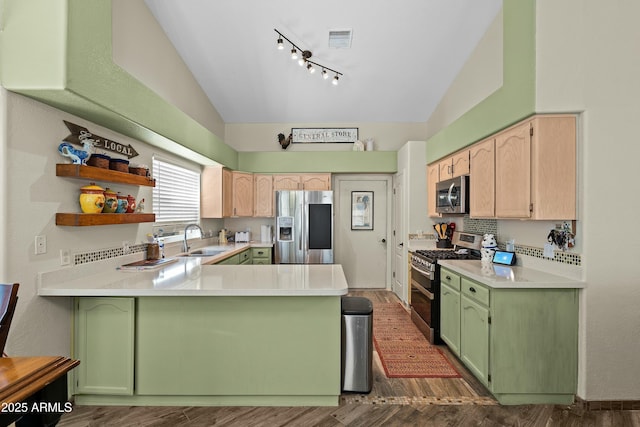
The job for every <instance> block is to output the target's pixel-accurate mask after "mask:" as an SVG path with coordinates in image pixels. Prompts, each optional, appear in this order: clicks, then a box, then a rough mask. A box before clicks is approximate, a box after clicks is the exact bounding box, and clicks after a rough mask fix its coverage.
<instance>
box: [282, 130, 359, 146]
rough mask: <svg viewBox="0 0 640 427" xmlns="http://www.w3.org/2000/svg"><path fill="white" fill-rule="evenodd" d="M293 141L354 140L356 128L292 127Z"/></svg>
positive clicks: (337, 141)
mask: <svg viewBox="0 0 640 427" xmlns="http://www.w3.org/2000/svg"><path fill="white" fill-rule="evenodd" d="M291 135H292V141H291V142H294V143H302V144H305V143H311V144H313V143H317V144H318V143H340V142H356V141H357V140H358V128H292V129H291Z"/></svg>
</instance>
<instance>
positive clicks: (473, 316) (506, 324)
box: [441, 268, 578, 405]
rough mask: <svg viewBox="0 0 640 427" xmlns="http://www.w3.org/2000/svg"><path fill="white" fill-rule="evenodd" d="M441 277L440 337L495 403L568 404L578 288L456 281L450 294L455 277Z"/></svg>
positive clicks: (575, 360) (571, 389)
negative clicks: (457, 284)
mask: <svg viewBox="0 0 640 427" xmlns="http://www.w3.org/2000/svg"><path fill="white" fill-rule="evenodd" d="M447 273H451V274H449V277H450V278H452V277H453V279H454V280H452V279H449V280H442V281H441V300H442V303H441V307H442V310H441V336H442V338H443V340H444V341H445V343H446V344H447V345H448V346H449V347H450V348H451V350H452V352H453V353H455V354H456V355H458V356H459V357H460V360H461V361H462V362H463V363H464V364H465V366H466V367H467V368H468V369H469V370H470V371H471V373H472V374H473V375H475V376H476V377H477V378H478V380H479V381H480V382H481V383H482V384H484V385H485V386H486V387H487V389H488V390H489V391H490V392H491V393H492V394H493V395H494V396H495V397H496V398H497V399H498V401H499V402H500V403H501V404H506V405H511V404H512V405H518V404H571V403H573V401H574V398H575V393H576V390H577V373H578V290H577V289H547V288H526V289H523V288H490V287H488V286H486V285H483V284H481V283H478V282H476V281H474V280H470V279H468V278H467V277H464V276H460V288H459V289H460V292H459V293H458V294H457V295H456V289H455V283H456V281H455V277H454V276H455V275H456V273H452V272H450V271H448V270H446V269H445V268H442V272H441V277H446V275H447ZM456 298H458V299H456ZM458 316H459V317H458ZM457 331H459V340H456V332H457Z"/></svg>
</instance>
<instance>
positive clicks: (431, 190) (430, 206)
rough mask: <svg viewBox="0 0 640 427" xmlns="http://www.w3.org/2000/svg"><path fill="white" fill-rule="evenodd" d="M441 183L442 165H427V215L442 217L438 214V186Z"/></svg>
mask: <svg viewBox="0 0 640 427" xmlns="http://www.w3.org/2000/svg"><path fill="white" fill-rule="evenodd" d="M439 181H440V164H439V163H434V164H431V165H427V215H428V216H441V215H440V214H439V213H438V212H436V184H437V183H438V182H439Z"/></svg>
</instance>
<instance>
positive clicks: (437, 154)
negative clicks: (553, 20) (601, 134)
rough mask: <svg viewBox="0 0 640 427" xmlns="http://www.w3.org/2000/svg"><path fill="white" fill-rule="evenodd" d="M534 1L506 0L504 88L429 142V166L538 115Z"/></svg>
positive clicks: (504, 18) (504, 11) (504, 8)
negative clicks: (536, 110)
mask: <svg viewBox="0 0 640 427" xmlns="http://www.w3.org/2000/svg"><path fill="white" fill-rule="evenodd" d="M535 6H536V2H535V0H504V3H503V37H504V41H503V50H504V51H503V62H504V64H503V67H504V68H503V85H502V87H501V88H500V89H498V90H497V91H495V92H494V93H492V94H491V95H490V96H488V97H487V98H486V99H485V100H483V101H482V102H480V103H479V104H478V105H476V106H475V107H473V108H472V109H470V110H469V111H468V112H466V113H465V114H464V115H462V116H461V117H460V118H459V119H457V120H456V121H455V122H453V123H452V124H451V125H449V126H447V127H446V128H444V129H442V130H441V131H440V132H438V133H437V134H435V135H434V136H433V137H431V138H430V139H429V140H428V141H427V163H431V162H433V161H435V160H437V159H440V158H442V157H444V156H446V155H448V154H450V153H452V152H454V151H457V150H459V149H461V148H463V147H465V146H467V145H470V144H472V143H474V142H476V141H479V140H480V139H482V138H484V137H486V136H488V135H491V134H492V133H495V132H496V131H498V130H500V129H503V128H506V127H508V126H509V125H511V124H513V123H515V122H517V121H519V120H521V119H523V118H525V117H527V116H530V115H531V114H533V113H534V112H535V71H536V70H535V48H536V46H535V23H536V22H535V16H536V10H535Z"/></svg>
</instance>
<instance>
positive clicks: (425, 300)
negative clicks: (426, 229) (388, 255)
mask: <svg viewBox="0 0 640 427" xmlns="http://www.w3.org/2000/svg"><path fill="white" fill-rule="evenodd" d="M481 242H482V236H481V235H478V234H471V233H465V232H459V231H456V232H454V233H453V243H454V244H455V247H456V248H457V249H459V248H466V249H465V250H457V251H456V250H451V249H449V250H446V249H435V250H416V251H412V252H411V253H410V259H411V282H410V284H411V300H410V305H411V319H412V320H413V323H414V324H415V325H416V326H417V327H418V329H420V331H421V332H422V333H423V334H424V336H425V337H426V338H427V339H428V340H429V342H430V343H432V344H434V343H435V344H438V343H440V342H441V340H440V309H441V307H440V265H439V264H438V260H439V259H480V246H481Z"/></svg>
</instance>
